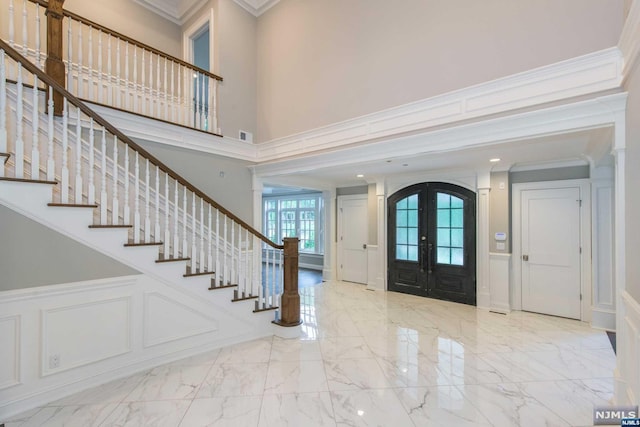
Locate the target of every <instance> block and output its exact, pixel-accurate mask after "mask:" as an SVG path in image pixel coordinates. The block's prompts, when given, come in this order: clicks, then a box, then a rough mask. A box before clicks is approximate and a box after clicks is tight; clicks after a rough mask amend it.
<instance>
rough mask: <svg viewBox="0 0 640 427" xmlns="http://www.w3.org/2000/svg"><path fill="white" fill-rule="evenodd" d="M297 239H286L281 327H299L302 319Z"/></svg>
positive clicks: (277, 322)
mask: <svg viewBox="0 0 640 427" xmlns="http://www.w3.org/2000/svg"><path fill="white" fill-rule="evenodd" d="M299 241H300V240H299V239H298V238H297V237H285V238H284V289H283V292H282V298H281V299H280V319H279V320H278V321H275V322H274V323H276V324H277V325H280V326H298V325H299V324H301V323H302V320H301V319H300V295H299V294H298V242H299Z"/></svg>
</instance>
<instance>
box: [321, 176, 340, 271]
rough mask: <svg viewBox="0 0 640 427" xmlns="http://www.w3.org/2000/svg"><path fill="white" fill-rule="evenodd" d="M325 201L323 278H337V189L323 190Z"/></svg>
mask: <svg viewBox="0 0 640 427" xmlns="http://www.w3.org/2000/svg"><path fill="white" fill-rule="evenodd" d="M322 199H323V202H324V265H323V267H322V280H324V281H329V280H336V262H337V261H336V239H335V237H336V221H337V217H336V190H335V189H333V190H329V191H323V192H322Z"/></svg>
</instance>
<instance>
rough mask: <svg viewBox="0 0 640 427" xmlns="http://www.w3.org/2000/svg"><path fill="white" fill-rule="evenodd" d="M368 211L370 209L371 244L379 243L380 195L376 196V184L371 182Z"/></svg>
mask: <svg viewBox="0 0 640 427" xmlns="http://www.w3.org/2000/svg"><path fill="white" fill-rule="evenodd" d="M367 202H368V206H367V207H368V211H369V222H368V226H369V242H368V244H369V245H377V244H378V197H377V196H376V185H375V184H369V191H368V200H367Z"/></svg>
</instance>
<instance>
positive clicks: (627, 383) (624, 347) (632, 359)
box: [616, 291, 640, 405]
mask: <svg viewBox="0 0 640 427" xmlns="http://www.w3.org/2000/svg"><path fill="white" fill-rule="evenodd" d="M621 302H622V305H623V306H624V307H623V310H624V320H623V322H622V325H619V327H620V331H618V333H617V351H618V376H619V377H618V378H617V380H618V385H620V384H621V385H622V387H621V388H622V390H620V388H618V390H617V393H616V399H617V402H616V403H618V404H634V405H637V404H638V399H640V303H639V302H638V301H636V300H635V299H634V298H633V297H632V296H631V295H630V294H629V293H628V292H626V291H625V292H624V293H623V294H622V298H621Z"/></svg>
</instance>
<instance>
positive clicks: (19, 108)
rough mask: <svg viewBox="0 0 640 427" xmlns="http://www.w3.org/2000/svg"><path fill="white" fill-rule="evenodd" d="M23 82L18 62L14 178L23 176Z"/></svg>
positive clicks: (20, 66) (20, 65)
mask: <svg viewBox="0 0 640 427" xmlns="http://www.w3.org/2000/svg"><path fill="white" fill-rule="evenodd" d="M22 85H23V83H22V64H18V87H17V95H16V96H17V98H18V99H17V101H16V145H15V147H16V148H15V151H16V152H15V156H16V159H15V160H16V163H15V164H16V166H15V176H16V178H24V140H23V139H22V133H23V127H24V122H23V120H22V118H23V113H24V100H23V98H22V97H23V95H22V91H23V86H22Z"/></svg>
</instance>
